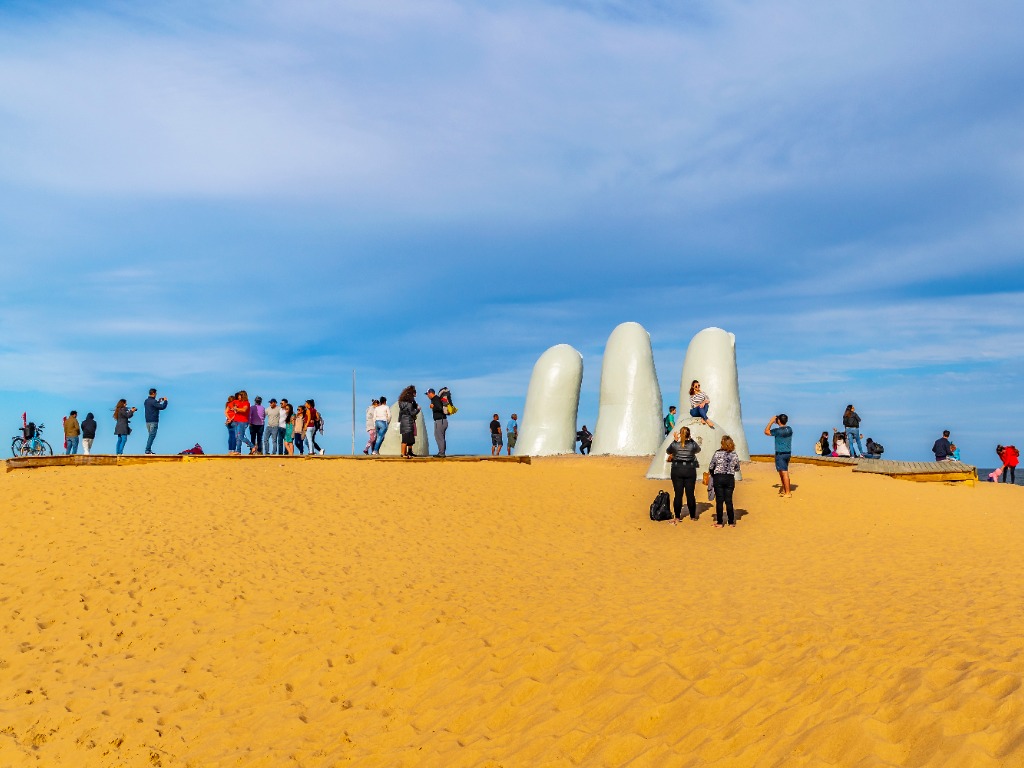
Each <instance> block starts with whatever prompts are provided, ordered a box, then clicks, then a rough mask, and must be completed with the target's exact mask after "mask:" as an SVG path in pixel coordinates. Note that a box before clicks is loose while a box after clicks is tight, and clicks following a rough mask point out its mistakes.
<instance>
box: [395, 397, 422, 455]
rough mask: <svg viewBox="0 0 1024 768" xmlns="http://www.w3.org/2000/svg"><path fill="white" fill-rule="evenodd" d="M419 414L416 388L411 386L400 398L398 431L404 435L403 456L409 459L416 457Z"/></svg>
mask: <svg viewBox="0 0 1024 768" xmlns="http://www.w3.org/2000/svg"><path fill="white" fill-rule="evenodd" d="M419 413H420V406H419V403H417V402H416V387H414V386H411V385H410V386H408V387H406V388H405V389H403V390H402V394H400V395H399V396H398V431H399V432H400V433H401V435H402V456H404V457H405V458H407V459H411V458H412V457H413V456H415V455H416V454H415V453H413V451H412V447H413V445H415V443H416V417H417V416H418V415H419Z"/></svg>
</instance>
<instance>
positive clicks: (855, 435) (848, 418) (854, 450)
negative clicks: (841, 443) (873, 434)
mask: <svg viewBox="0 0 1024 768" xmlns="http://www.w3.org/2000/svg"><path fill="white" fill-rule="evenodd" d="M843 426H844V427H846V445H847V447H848V448H849V449H850V458H853V459H859V458H860V457H861V456H863V455H864V446H862V445H861V444H860V415H859V414H858V413H857V411H856V409H855V408H854V407H853V405H848V406H846V411H844V412H843Z"/></svg>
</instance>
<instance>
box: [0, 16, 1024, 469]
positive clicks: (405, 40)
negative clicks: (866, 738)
mask: <svg viewBox="0 0 1024 768" xmlns="http://www.w3.org/2000/svg"><path fill="white" fill-rule="evenodd" d="M1022 27H1024V6H1022V5H1021V4H1020V3H1015V2H991V3H983V4H980V5H979V4H970V3H962V2H960V3H956V2H933V3H927V4H926V3H898V4H897V3H888V2H873V1H871V0H859V1H858V2H839V3H830V4H825V5H823V4H815V3H796V2H771V3H768V2H763V3H762V2H728V1H726V2H716V3H690V4H685V5H683V4H676V3H663V2H653V1H652V2H647V3H644V2H630V3H626V2H614V1H611V0H609V1H608V2H550V3H543V2H520V3H501V2H492V3H477V4H473V3H460V2H431V1H430V0H427V1H425V2H402V1H401V0H398V1H396V2H388V3H379V2H349V3H326V2H312V1H311V2H303V1H302V0H299V1H297V2H296V1H290V2H288V3H275V2H244V1H242V2H232V3H220V2H203V3H199V2H174V3H169V2H168V3H163V2H152V3H146V4H143V5H139V4H137V3H128V2H90V3H46V4H38V3H27V2H26V3H19V2H14V3H11V2H7V3H2V4H0V255H2V261H3V264H4V267H5V277H6V279H5V280H4V281H3V282H2V284H0V296H2V297H3V301H2V303H0V329H2V333H0V388H2V393H0V394H2V396H3V401H4V402H5V403H6V407H5V408H4V410H3V414H4V416H3V417H4V419H5V420H6V422H7V423H8V428H9V429H10V431H11V433H12V434H13V432H14V430H15V428H16V427H17V425H18V422H19V420H20V414H21V412H22V411H23V410H26V409H27V410H28V411H29V414H30V416H31V417H33V418H35V419H37V420H42V421H46V422H47V423H48V424H50V425H51V427H54V428H55V427H56V426H57V425H58V424H59V422H60V417H61V415H63V414H65V413H67V412H68V410H70V409H71V408H76V409H77V410H79V411H80V412H82V413H84V412H85V411H89V410H91V411H94V412H96V414H97V415H98V416H99V417H100V419H99V420H100V425H101V432H100V435H99V437H98V444H99V445H98V446H97V447H103V446H105V445H106V443H110V445H111V446H112V444H113V438H112V437H111V432H112V429H111V425H112V424H113V421H112V419H110V418H109V412H110V411H111V409H112V408H113V405H114V403H115V401H116V400H117V399H118V398H119V397H122V396H124V397H128V398H129V399H130V400H131V401H133V402H135V403H137V404H141V401H142V399H143V398H144V396H145V392H146V390H147V389H148V387H150V386H157V387H159V389H160V390H161V393H162V394H166V395H168V396H169V397H170V398H171V408H170V409H169V410H168V411H167V412H166V414H165V416H164V419H163V422H162V427H161V433H160V438H159V440H158V444H157V447H158V449H161V450H163V451H166V452H177V451H179V450H181V449H183V448H186V447H189V446H191V445H192V444H193V443H195V442H196V441H199V442H201V443H202V444H203V445H204V446H205V447H206V448H207V449H208V450H223V449H224V446H223V443H224V440H223V434H222V433H223V426H222V420H221V418H220V412H221V408H222V405H223V402H224V399H225V397H226V395H227V394H229V393H230V392H233V391H235V390H236V389H239V388H243V387H244V388H246V389H248V390H249V392H250V393H254V394H256V393H258V394H262V395H263V396H264V397H265V398H269V397H270V396H276V397H281V396H287V397H289V398H291V399H293V400H299V399H305V398H307V397H315V398H316V399H317V401H318V403H320V404H322V405H323V406H324V411H325V414H326V416H327V418H328V430H329V432H328V436H327V440H326V444H327V447H328V450H329V451H332V452H347V451H348V450H350V447H351V437H350V430H351V416H350V410H351V386H350V381H351V371H352V369H353V368H355V369H357V370H358V381H359V385H358V387H357V392H356V395H357V401H358V405H359V408H358V410H359V414H360V415H358V416H357V421H358V424H357V427H358V428H360V429H361V428H362V416H361V412H362V410H363V408H364V406H365V404H366V403H367V402H368V399H369V397H370V396H371V395H374V394H379V393H384V394H388V395H389V396H392V397H393V396H394V395H397V393H398V391H399V390H400V389H401V387H402V386H404V385H405V384H407V383H416V384H417V385H418V386H419V387H420V389H421V390H423V389H425V388H426V387H427V386H429V385H434V386H439V385H442V384H447V385H448V386H450V387H451V388H452V389H453V391H454V393H455V397H456V401H457V403H458V404H459V406H460V408H461V409H462V410H461V412H460V413H459V414H458V416H457V417H456V418H455V419H453V420H452V426H451V428H450V431H449V445H450V449H451V450H452V451H454V452H483V451H486V448H487V436H486V429H487V427H486V424H487V421H489V419H490V414H491V413H493V412H494V411H498V412H500V413H501V414H502V416H503V417H505V416H507V415H508V413H510V412H511V411H513V410H518V411H520V412H521V410H522V406H523V400H524V397H525V392H526V385H527V382H528V380H529V375H530V371H531V368H532V366H533V363H534V361H535V360H536V359H537V357H538V356H539V355H540V354H541V352H543V351H544V350H545V349H546V348H547V347H549V346H551V345H553V344H557V343H563V342H564V343H569V344H572V345H573V346H575V347H576V348H577V349H579V350H580V351H581V352H582V353H583V355H584V364H585V373H584V392H583V397H582V401H581V409H580V422H581V423H587V424H588V425H590V426H591V427H593V425H594V423H595V422H596V420H597V412H596V411H597V402H596V401H597V389H598V384H599V375H600V367H601V351H602V348H603V346H604V342H605V339H606V338H607V337H608V334H609V333H610V332H611V331H612V329H613V328H614V327H615V326H616V325H617V324H619V323H621V322H624V321H636V322H640V323H642V324H643V325H644V326H645V327H646V328H647V329H648V330H649V331H650V332H651V336H652V341H653V344H654V348H655V358H656V362H657V365H658V372H659V378H660V380H661V384H662V391H663V393H664V395H665V398H666V403H665V404H666V406H667V405H669V404H670V403H674V402H675V399H676V395H675V393H676V392H678V388H679V375H680V371H681V367H682V362H683V355H684V352H685V349H686V345H687V344H688V343H689V340H690V338H691V337H692V336H693V334H695V333H696V332H697V331H699V330H700V329H702V328H704V327H708V326H719V327H722V328H726V329H727V330H729V331H732V332H733V333H735V334H736V336H737V345H738V355H739V362H740V386H741V392H742V396H743V410H744V416H745V420H746V423H747V428H748V437H749V439H750V445H751V450H752V451H753V452H758V451H767V450H769V448H770V445H769V443H768V441H767V439H766V438H760V437H758V434H759V432H760V430H761V429H762V428H763V426H764V423H765V422H766V421H767V420H768V418H770V416H771V415H772V414H774V413H777V412H779V411H780V410H785V411H786V412H788V413H789V414H790V415H791V417H792V422H793V424H794V426H795V427H796V428H797V430H798V435H799V437H798V441H800V440H802V441H803V442H804V443H806V446H807V450H809V449H810V446H811V445H812V443H813V441H814V439H815V436H816V435H817V434H818V433H819V432H820V431H821V429H824V428H826V427H828V428H831V427H832V426H838V425H839V423H840V421H839V417H840V415H841V413H842V410H843V408H844V406H845V405H846V403H848V402H852V403H854V404H856V405H857V407H858V410H859V411H860V412H861V414H862V416H863V418H864V428H865V431H866V433H867V434H869V435H872V436H873V437H875V438H876V439H878V440H879V441H880V442H883V443H884V444H885V445H886V446H887V448H888V452H889V453H890V454H892V455H893V456H894V457H895V458H906V459H922V458H927V457H928V456H929V455H930V454H929V450H928V449H929V448H930V446H931V443H932V441H933V440H934V439H935V437H937V436H938V433H939V432H940V431H941V430H942V429H943V428H948V429H951V430H953V433H954V434H953V437H954V440H956V441H957V442H958V443H959V444H960V445H961V447H962V449H963V452H964V457H965V459H967V460H970V461H974V462H976V463H978V464H980V465H982V466H987V465H989V464H991V463H993V461H994V455H993V451H992V449H993V447H994V445H995V444H996V443H997V442H1014V443H1016V444H1018V445H1020V444H1021V443H1024V433H1022V432H1024V405H1022V403H1021V392H1022V390H1024V381H1022V378H1024V377H1022V366H1021V359H1022V353H1024V334H1022V328H1021V319H1020V318H1021V307H1022V306H1024V302H1022V295H1024V270H1022V269H1021V268H1022V266H1024V245H1022V243H1024V215H1022V213H1024V131H1022V130H1021V126H1022V124H1024V48H1022V47H1021V46H1020V44H1019V30H1020V29H1021V28H1022ZM56 431H57V430H56V429H53V430H52V432H56ZM138 435H139V433H138V432H136V434H135V435H134V436H133V439H132V440H130V441H129V446H128V448H129V451H138V450H141V448H142V444H143V440H142V438H140V437H139V436H138Z"/></svg>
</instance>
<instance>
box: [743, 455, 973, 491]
mask: <svg viewBox="0 0 1024 768" xmlns="http://www.w3.org/2000/svg"><path fill="white" fill-rule="evenodd" d="M750 460H751V461H762V462H774V461H775V456H774V455H772V454H758V455H756V456H751V457H750ZM790 463H791V464H815V465H817V466H827V467H852V468H853V471H854V472H864V473H866V474H871V475H886V476H888V477H895V478H896V479H898V480H914V481H916V482H919V483H946V482H958V483H967V484H968V485H974V484H975V483H976V482H977V481H978V470H977V468H976V467H972V466H971V465H970V464H964V463H962V462H959V461H890V460H889V459H851V458H847V457H842V456H840V457H833V456H794V457H793V458H792V460H791V462H790Z"/></svg>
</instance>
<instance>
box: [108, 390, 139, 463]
mask: <svg viewBox="0 0 1024 768" xmlns="http://www.w3.org/2000/svg"><path fill="white" fill-rule="evenodd" d="M137 410H138V408H129V407H128V401H127V400H125V399H124V398H123V397H122V398H121V399H120V400H118V401H117V405H115V406H114V434H115V435H117V446H116V447H115V449H114V453H115V454H117V455H118V456H120V455H121V454H123V453H124V444H125V443H127V442H128V435H129V434H131V431H132V428H131V425H129V424H128V422H129V421H130V420H131V418H132V416H134V415H135V412H136V411H137Z"/></svg>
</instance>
